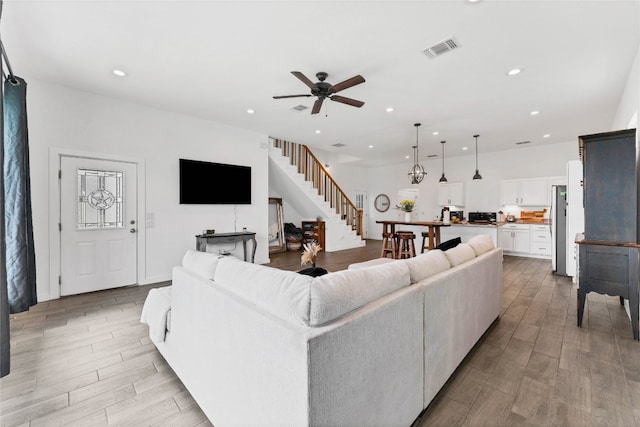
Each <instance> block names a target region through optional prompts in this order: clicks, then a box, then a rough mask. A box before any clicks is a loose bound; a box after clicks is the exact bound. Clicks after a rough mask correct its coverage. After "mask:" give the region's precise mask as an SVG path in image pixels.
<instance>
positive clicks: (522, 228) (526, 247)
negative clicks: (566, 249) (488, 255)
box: [498, 224, 551, 258]
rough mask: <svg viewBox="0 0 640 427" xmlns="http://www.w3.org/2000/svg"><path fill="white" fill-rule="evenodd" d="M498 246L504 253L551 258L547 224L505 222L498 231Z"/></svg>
mask: <svg viewBox="0 0 640 427" xmlns="http://www.w3.org/2000/svg"><path fill="white" fill-rule="evenodd" d="M498 246H499V247H501V248H502V250H503V251H504V252H505V253H506V254H513V255H521V256H531V257H535V258H551V232H550V229H549V226H548V225H542V224H540V225H537V224H505V225H503V226H502V227H500V229H499V231H498Z"/></svg>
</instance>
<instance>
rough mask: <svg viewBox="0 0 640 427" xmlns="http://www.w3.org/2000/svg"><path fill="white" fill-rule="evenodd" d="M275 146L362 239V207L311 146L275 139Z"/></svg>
mask: <svg viewBox="0 0 640 427" xmlns="http://www.w3.org/2000/svg"><path fill="white" fill-rule="evenodd" d="M273 141H274V147H275V148H280V149H281V151H282V155H283V156H286V157H288V158H289V164H291V165H292V166H296V168H297V171H298V173H300V174H303V175H304V179H305V180H306V181H309V182H311V183H312V185H313V188H315V189H317V190H318V195H319V196H322V197H323V198H324V201H325V202H328V203H329V206H331V208H332V209H335V212H336V213H337V214H338V215H340V218H342V219H343V220H345V221H346V223H347V225H350V226H351V228H352V229H353V230H355V231H356V233H357V234H358V236H360V238H361V239H364V236H363V234H362V209H358V208H357V207H356V205H355V203H353V202H352V201H351V199H349V197H348V196H347V194H346V193H345V192H344V191H343V190H342V188H340V186H339V185H338V183H337V182H335V180H334V179H333V177H332V176H331V174H330V173H329V171H328V170H327V169H326V168H325V167H324V165H323V164H322V163H321V162H320V161H319V160H318V158H317V157H316V156H315V155H314V154H313V153H312V152H311V150H310V149H309V147H307V146H306V145H303V144H296V143H295V142H289V141H284V140H281V139H274V140H273Z"/></svg>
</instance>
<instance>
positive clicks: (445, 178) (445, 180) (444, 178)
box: [438, 141, 447, 182]
mask: <svg viewBox="0 0 640 427" xmlns="http://www.w3.org/2000/svg"><path fill="white" fill-rule="evenodd" d="M446 142H447V141H440V144H442V176H441V177H440V180H439V181H438V182H447V177H446V176H444V144H445V143H446Z"/></svg>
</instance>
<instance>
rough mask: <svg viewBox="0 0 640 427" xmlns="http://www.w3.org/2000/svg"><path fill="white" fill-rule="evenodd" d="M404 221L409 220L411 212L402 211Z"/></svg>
mask: <svg viewBox="0 0 640 427" xmlns="http://www.w3.org/2000/svg"><path fill="white" fill-rule="evenodd" d="M404 222H411V212H405V213H404Z"/></svg>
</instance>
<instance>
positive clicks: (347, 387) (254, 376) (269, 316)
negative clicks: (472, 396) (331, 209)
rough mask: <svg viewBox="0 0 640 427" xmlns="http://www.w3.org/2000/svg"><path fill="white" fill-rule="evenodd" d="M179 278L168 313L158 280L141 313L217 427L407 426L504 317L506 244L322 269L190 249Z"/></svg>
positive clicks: (474, 243) (479, 241)
mask: <svg viewBox="0 0 640 427" xmlns="http://www.w3.org/2000/svg"><path fill="white" fill-rule="evenodd" d="M485 237H486V236H485ZM171 288H172V289H171V295H170V311H169V313H170V316H168V320H165V319H167V318H166V316H165V317H163V320H162V322H158V321H157V319H156V320H155V321H153V320H149V319H153V318H154V317H156V318H157V317H158V316H159V315H154V313H153V312H154V310H155V311H158V312H161V313H166V312H167V310H166V307H165V309H164V310H162V309H160V310H158V309H157V308H155V309H154V307H153V305H154V304H153V301H151V300H152V292H150V294H149V297H148V299H147V301H146V302H145V308H144V309H143V318H144V319H145V320H146V321H147V322H148V323H149V324H150V336H151V337H152V339H153V341H154V343H155V345H156V346H157V348H158V350H159V351H160V352H161V353H162V355H163V356H164V357H165V359H166V360H167V362H168V363H169V365H171V367H172V368H173V369H174V371H175V372H176V374H177V375H178V377H179V378H180V379H181V380H182V382H183V383H184V385H185V386H186V387H187V389H188V390H189V392H190V393H191V395H192V396H193V397H194V399H195V400H196V401H197V402H198V404H199V405H200V407H201V408H202V410H203V411H204V412H205V414H206V415H207V416H208V417H209V420H210V421H211V422H212V423H213V424H214V425H215V426H216V427H221V426H227V425H278V426H283V425H286V426H308V425H313V426H356V425H357V426H373V425H379V426H409V425H411V423H412V422H413V421H414V420H415V419H416V418H417V417H418V416H419V415H420V413H421V412H422V410H423V409H424V408H426V407H427V405H428V404H429V402H431V400H432V399H433V397H434V396H435V395H436V393H437V392H438V391H439V390H440V388H441V387H442V386H443V385H444V383H445V382H446V381H447V379H448V378H449V377H450V376H451V374H452V373H453V371H454V370H455V369H456V367H457V366H458V365H459V363H460V362H461V361H462V359H463V358H464V357H465V356H466V355H467V353H468V352H469V350H470V349H471V348H472V347H473V346H474V344H475V343H476V342H477V341H478V339H479V338H480V337H481V336H482V334H483V333H484V332H485V331H486V330H487V328H489V326H490V325H491V324H492V323H493V321H494V320H496V319H497V318H498V317H499V315H500V310H501V302H502V251H501V250H500V249H496V248H494V247H493V243H492V242H491V239H489V241H487V240H486V239H483V238H482V237H480V236H478V238H474V239H472V240H471V241H469V243H468V244H461V245H458V246H457V247H456V248H454V249H451V250H449V251H447V252H441V251H430V252H428V253H425V254H423V255H420V256H418V257H415V258H412V259H409V260H399V261H393V262H389V263H386V264H382V265H375V266H371V267H366V268H358V269H349V270H345V271H339V272H335V273H330V274H328V275H325V276H321V277H316V278H312V277H308V276H304V275H300V274H297V273H294V272H289V271H282V270H277V269H273V268H270V267H266V266H261V265H255V264H250V263H245V262H242V261H239V260H237V259H235V258H230V257H224V258H221V259H219V258H218V257H217V256H215V255H213V254H205V253H199V252H191V251H190V252H188V253H187V254H186V255H185V257H184V259H183V265H182V266H178V267H175V268H174V270H173V285H172V286H171ZM164 299H165V300H166V296H165V298H164ZM163 322H165V323H166V331H165V325H164V323H163ZM159 328H160V330H158V329H159ZM163 338H164V339H163Z"/></svg>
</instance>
